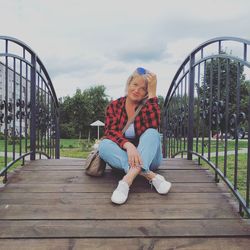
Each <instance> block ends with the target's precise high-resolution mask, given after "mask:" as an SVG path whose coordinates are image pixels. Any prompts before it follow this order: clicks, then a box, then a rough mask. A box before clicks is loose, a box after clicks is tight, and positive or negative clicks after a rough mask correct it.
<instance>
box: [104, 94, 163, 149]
mask: <svg viewBox="0 0 250 250" xmlns="http://www.w3.org/2000/svg"><path fill="white" fill-rule="evenodd" d="M125 102H126V97H121V98H119V99H117V100H115V101H113V102H111V103H110V104H109V106H108V107H107V109H106V121H105V138H107V139H110V140H112V141H114V142H115V143H117V144H118V145H119V146H120V147H121V148H123V145H124V143H126V142H128V141H129V140H128V139H126V138H125V137H124V135H123V134H122V129H123V128H124V127H125V125H126V123H127V121H128V116H127V112H126V109H125ZM159 125H160V108H159V105H158V98H157V97H154V98H150V99H148V100H147V101H146V103H145V104H144V106H143V107H142V109H141V110H140V112H139V114H138V115H137V116H136V118H135V120H134V127H135V134H136V138H137V139H139V138H140V136H141V134H142V133H143V132H144V131H145V130H146V129H148V128H155V129H158V127H159Z"/></svg>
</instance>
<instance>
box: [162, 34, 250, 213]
mask: <svg viewBox="0 0 250 250" xmlns="http://www.w3.org/2000/svg"><path fill="white" fill-rule="evenodd" d="M227 41H229V42H233V43H232V44H233V46H235V45H236V46H237V49H238V47H240V50H239V51H240V52H241V53H242V54H240V55H238V54H236V55H235V54H234V53H233V54H232V53H230V54H227V53H226V51H223V49H224V47H223V48H222V45H223V46H224V45H228V44H229V45H231V43H227ZM224 42H225V43H224ZM234 42H237V43H236V44H235V43H234ZM211 44H215V46H213V47H211V48H212V49H213V50H212V51H213V52H211V50H210V46H209V45H211ZM249 45H250V40H246V39H241V38H237V37H216V38H213V39H210V40H208V41H206V42H204V43H202V44H200V45H199V46H197V47H196V48H195V49H194V50H192V51H191V53H189V55H188V56H187V57H186V58H185V60H184V61H183V62H182V64H181V66H180V67H179V68H178V70H177V72H176V74H175V75H174V77H173V80H172V82H171V84H170V87H169V90H168V92H167V95H166V98H165V101H164V118H163V119H164V132H163V141H164V143H163V151H164V155H165V154H166V153H167V154H169V156H170V157H175V156H176V155H178V154H181V155H182V157H183V154H187V158H188V159H190V160H191V159H192V156H193V155H196V156H197V157H198V161H199V163H200V160H203V161H205V162H206V163H208V164H209V165H210V167H212V168H213V169H214V171H215V181H219V179H218V176H219V177H220V178H222V180H223V181H224V182H225V183H226V185H227V186H228V187H229V188H230V190H231V191H232V192H233V194H234V195H235V196H236V198H237V199H238V201H239V205H240V212H242V209H244V210H245V211H246V213H247V215H248V216H249V217H250V207H249V194H250V191H249V189H250V188H249V185H250V148H249V147H250V137H249V136H250V94H249V79H247V80H246V79H245V75H244V74H243V72H244V67H246V68H250V62H249V59H250V58H249V51H250V47H249ZM207 46H209V47H208V49H207ZM229 47H230V46H229ZM226 48H227V47H226ZM207 52H208V53H209V54H208V55H207ZM205 53H206V54H205ZM223 63H224V64H223ZM222 64H223V67H222ZM229 65H230V66H229ZM201 69H202V73H201V72H200V71H201ZM222 70H223V72H224V73H223V74H224V75H223V76H222V73H221V72H222ZM196 76H197V78H196ZM221 82H223V85H221ZM233 83H234V84H235V85H230V84H233ZM229 85H230V88H232V87H231V86H233V87H235V88H236V91H235V94H234V95H233V97H230V98H231V99H230V101H229ZM241 86H243V87H244V88H243V91H241ZM246 88H247V89H248V91H247V90H245V89H246ZM195 91H196V92H195ZM230 91H233V90H230ZM241 95H243V97H244V98H245V99H244V105H243V104H242V105H241V101H240V98H241ZM223 102H224V103H223ZM220 105H221V106H220ZM233 105H234V106H233ZM246 105H248V106H247V107H246ZM243 110H244V112H247V114H248V118H247V115H246V114H245V113H244V112H243ZM212 115H213V116H212ZM195 119H196V120H195ZM213 119H214V120H213ZM232 119H233V120H232ZM240 119H241V120H240ZM247 119H248V123H247V125H248V130H247V132H248V153H247V157H248V158H247V166H245V165H243V167H244V171H246V175H245V174H244V175H243V179H244V181H245V182H246V183H245V184H241V185H244V189H243V188H242V187H241V188H240V186H239V184H238V182H240V181H239V179H238V165H239V163H238V148H239V143H238V139H239V138H238V129H244V130H245V127H244V128H242V127H240V126H242V125H240V124H241V122H242V123H243V122H245V121H246V120H247ZM218 120H219V121H218ZM195 121H196V122H197V124H195ZM222 122H223V123H225V126H224V127H223V126H221V124H222ZM229 123H230V124H229ZM218 124H220V126H219V125H218ZM247 125H246V124H244V126H247ZM244 130H243V131H244ZM218 132H220V133H225V134H226V137H225V138H226V139H225V144H224V149H223V153H224V154H223V157H224V158H223V159H224V165H223V166H222V165H220V164H218V159H219V154H218V152H219V146H218V145H219V144H218V135H217V134H218ZM229 132H230V134H233V135H234V136H235V143H234V144H233V148H234V151H235V156H234V162H233V164H232V168H233V170H231V171H232V176H233V180H230V179H231V177H229V176H228V175H227V170H228V168H227V155H228V153H227V151H228V150H227V146H228V141H227V134H228V133H229ZM194 133H195V134H194ZM212 133H215V134H216V135H217V139H216V149H215V152H216V156H215V160H214V162H216V163H214V162H212V160H211V159H210V156H211V151H212V149H211V148H212V146H211V145H212V143H211V134H212ZM205 134H206V136H207V137H208V146H207V148H208V149H207V150H208V156H207V157H206V156H205V153H204V147H205V146H206V143H205V140H204V138H205ZM195 139H196V140H195ZM200 139H202V140H201V141H200ZM166 140H167V141H168V144H166ZM200 143H201V146H199V144H200ZM194 144H195V145H196V148H195V149H193V147H194ZM166 149H167V150H166ZM221 167H222V168H221ZM220 169H223V171H222V170H220ZM244 173H245V172H244ZM242 183H243V182H242ZM239 189H241V190H244V191H243V193H244V192H245V193H246V194H244V195H242V194H241V193H240V192H239ZM245 195H246V199H244V198H243V197H245Z"/></svg>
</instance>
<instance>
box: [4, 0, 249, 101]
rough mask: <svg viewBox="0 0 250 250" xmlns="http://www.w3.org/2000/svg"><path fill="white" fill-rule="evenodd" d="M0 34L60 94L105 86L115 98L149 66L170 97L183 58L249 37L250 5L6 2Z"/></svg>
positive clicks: (139, 0) (227, 0) (242, 1)
mask: <svg viewBox="0 0 250 250" xmlns="http://www.w3.org/2000/svg"><path fill="white" fill-rule="evenodd" d="M0 6H1V20H7V21H5V22H1V24H0V27H1V29H0V30H1V34H2V35H9V36H13V37H16V38H18V39H20V40H22V41H24V42H25V43H27V44H28V45H29V46H30V47H31V48H32V49H33V50H34V51H35V52H36V53H37V54H38V55H39V57H40V58H41V59H42V61H43V63H44V64H45V66H46V67H47V70H48V72H49V73H50V75H51V78H52V81H53V84H54V87H55V90H56V93H57V95H58V97H59V96H65V95H72V94H73V93H74V92H75V89H76V88H77V87H78V88H81V89H85V88H87V87H90V86H93V84H104V85H105V86H106V87H107V93H108V94H109V95H110V96H112V97H114V98H116V97H119V96H121V95H122V94H123V90H124V84H125V81H126V79H127V77H128V75H129V74H130V73H131V72H132V71H133V70H134V69H135V68H136V67H137V66H144V67H146V68H149V69H150V70H152V71H154V72H156V73H157V75H158V93H159V94H161V95H163V96H165V95H166V93H167V89H168V87H169V84H170V82H171V80H172V78H173V76H174V74H175V71H176V70H177V69H178V67H179V66H180V64H181V62H182V61H183V60H184V59H185V57H186V56H187V55H188V54H189V53H190V52H191V51H192V50H193V49H194V48H195V47H197V46H198V45H199V44H200V43H202V42H204V41H206V40H208V39H210V38H213V37H216V36H225V35H230V36H239V37H243V38H248V39H249V38H250V31H249V30H248V29H247V28H246V27H248V25H249V23H250V16H249V9H250V2H249V1H248V0H238V1H234V0H220V1H216V0H212V1H199V0H190V1H180V0H179V1H178V0H177V1H172V0H155V1H145V0H127V1H118V0H105V1H99V0H83V1H81V0H68V1H66V0H35V1H33V0H12V1H7V0H0Z"/></svg>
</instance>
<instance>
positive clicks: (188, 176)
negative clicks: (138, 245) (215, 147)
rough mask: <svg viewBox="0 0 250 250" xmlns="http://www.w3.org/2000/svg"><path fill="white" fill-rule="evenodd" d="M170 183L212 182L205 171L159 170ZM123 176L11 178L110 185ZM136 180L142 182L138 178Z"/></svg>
mask: <svg viewBox="0 0 250 250" xmlns="http://www.w3.org/2000/svg"><path fill="white" fill-rule="evenodd" d="M157 172H158V173H159V174H162V175H163V176H165V177H166V178H167V179H168V180H169V181H170V182H213V181H214V180H213V178H208V173H207V172H206V170H202V169H201V170H199V171H196V170H159V171H157ZM122 176H123V175H121V174H120V175H118V174H114V173H113V172H112V171H109V170H107V171H106V172H105V176H104V177H102V178H92V177H90V176H87V175H85V173H84V171H77V170H75V171H72V170H70V171H40V172H39V174H34V173H33V172H32V171H19V172H17V173H16V174H15V175H13V176H12V177H11V182H12V183H100V182H102V183H110V182H114V181H118V180H119V179H120V178H121V177H122ZM137 180H144V178H142V177H140V176H139V177H138V178H137Z"/></svg>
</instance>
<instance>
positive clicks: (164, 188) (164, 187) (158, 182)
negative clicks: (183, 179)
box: [149, 174, 171, 194]
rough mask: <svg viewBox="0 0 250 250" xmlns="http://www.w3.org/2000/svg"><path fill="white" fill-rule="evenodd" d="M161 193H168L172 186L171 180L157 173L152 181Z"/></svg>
mask: <svg viewBox="0 0 250 250" xmlns="http://www.w3.org/2000/svg"><path fill="white" fill-rule="evenodd" d="M149 183H150V184H152V185H153V186H154V187H155V189H156V191H157V192H158V193H159V194H166V193H168V191H169V190H170V188H171V182H168V181H166V180H165V178H164V177H163V176H161V175H159V174H157V175H156V176H155V177H154V178H153V179H152V180H151V181H150V182H149Z"/></svg>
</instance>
